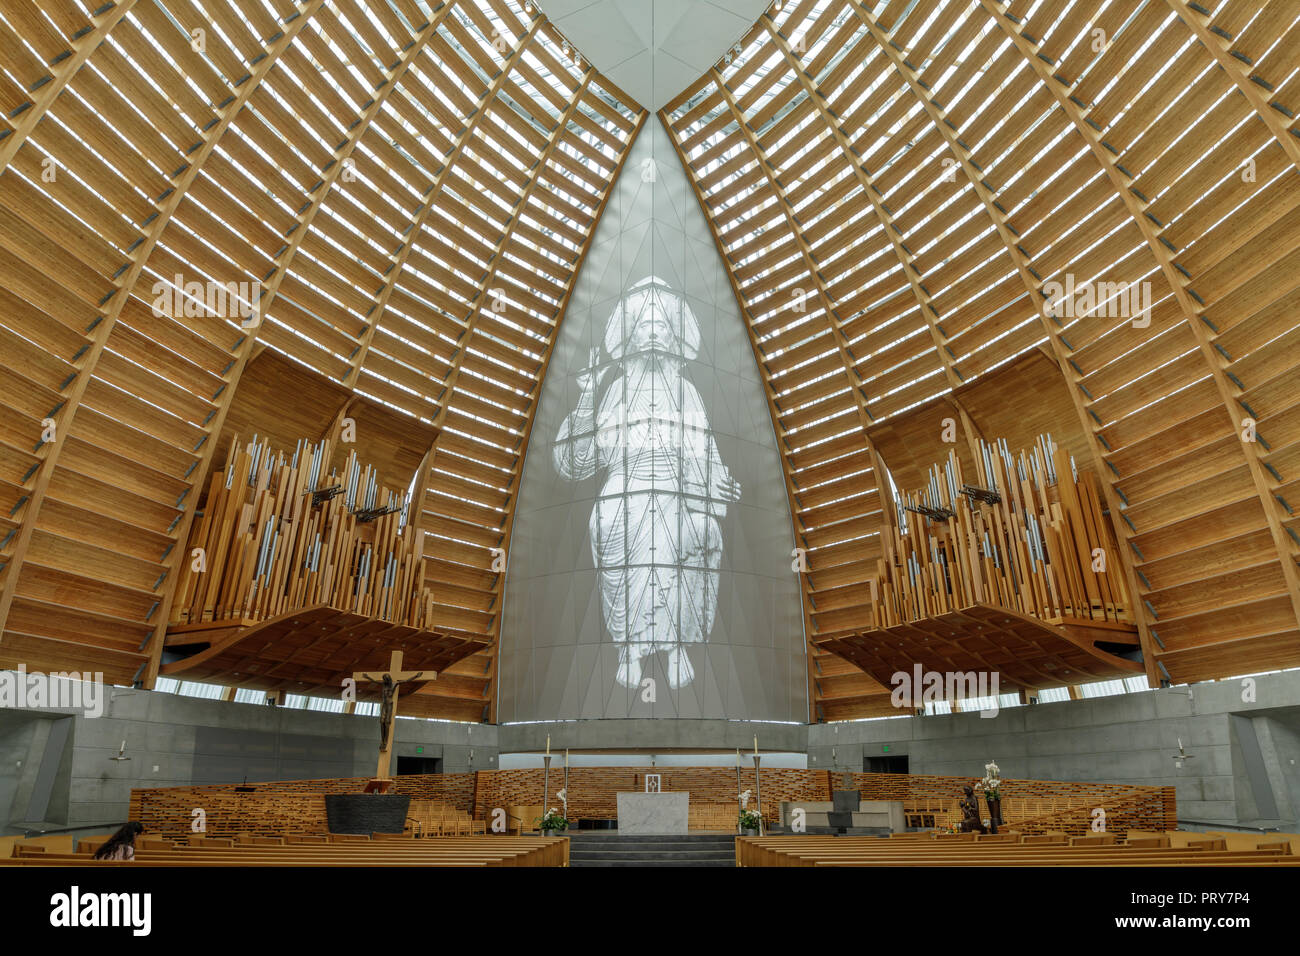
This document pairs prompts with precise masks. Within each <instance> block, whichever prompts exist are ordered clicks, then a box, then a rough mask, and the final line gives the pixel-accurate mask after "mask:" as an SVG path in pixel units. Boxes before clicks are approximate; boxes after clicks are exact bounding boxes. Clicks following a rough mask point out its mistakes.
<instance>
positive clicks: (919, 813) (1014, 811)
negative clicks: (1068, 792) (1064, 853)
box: [903, 797, 1101, 830]
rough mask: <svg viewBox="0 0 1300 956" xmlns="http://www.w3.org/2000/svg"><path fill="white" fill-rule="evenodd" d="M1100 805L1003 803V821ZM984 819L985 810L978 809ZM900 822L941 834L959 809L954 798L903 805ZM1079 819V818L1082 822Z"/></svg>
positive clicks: (1073, 800)
mask: <svg viewBox="0 0 1300 956" xmlns="http://www.w3.org/2000/svg"><path fill="white" fill-rule="evenodd" d="M1099 805H1101V804H1099V803H1098V802H1097V801H1096V800H1090V799H1086V798H1078V797H1056V798H1037V799H1019V798H1015V797H1004V798H1003V799H1002V821H1003V823H1005V824H1006V825H1008V826H1014V825H1016V824H1019V823H1029V822H1031V821H1035V822H1036V821H1037V820H1038V818H1040V817H1052V818H1055V817H1058V816H1064V815H1068V814H1071V813H1077V812H1078V811H1080V810H1082V811H1085V813H1086V812H1090V811H1091V810H1092V809H1093V808H1094V807H1097V806H1099ZM980 809H981V810H982V811H983V815H984V816H985V817H987V816H988V808H987V807H986V806H984V805H983V804H981V805H980ZM903 819H904V821H905V822H906V825H907V826H909V827H917V828H921V829H927V830H929V829H939V830H943V829H945V828H947V827H950V826H952V825H953V824H956V823H960V822H961V809H960V807H959V806H958V800H957V798H956V797H954V798H952V799H951V800H942V799H937V798H930V799H918V800H913V801H907V802H905V803H904V804H903ZM1081 819H1082V818H1081Z"/></svg>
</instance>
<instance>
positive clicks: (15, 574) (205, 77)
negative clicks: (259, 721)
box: [0, 0, 645, 720]
mask: <svg viewBox="0 0 1300 956" xmlns="http://www.w3.org/2000/svg"><path fill="white" fill-rule="evenodd" d="M0 18H2V21H0V57H2V59H0V66H2V67H3V71H4V72H3V76H0V110H2V111H3V113H4V115H5V116H6V117H7V126H5V128H3V129H2V130H0V137H2V138H0V165H2V166H3V167H6V174H5V175H4V176H3V177H0V204H2V205H3V207H4V214H3V216H2V217H0V221H2V223H3V224H2V225H0V275H2V276H3V279H4V281H3V289H2V290H0V297H2V298H3V309H0V313H3V314H0V325H2V326H3V328H2V329H0V332H2V334H3V337H4V346H3V356H4V359H3V375H4V377H5V388H4V393H5V399H4V401H5V407H4V409H3V419H2V420H0V442H2V443H3V444H2V445H0V449H2V455H3V473H2V474H0V481H2V482H3V495H4V500H3V502H0V505H2V507H0V521H2V522H3V523H2V524H0V539H3V546H2V551H3V562H4V570H3V575H4V577H3V584H4V591H3V595H4V596H3V599H2V600H0V622H3V637H2V638H0V664H3V665H11V666H12V665H17V664H19V663H23V662H25V663H27V665H28V666H29V667H31V668H33V669H34V668H37V667H40V668H49V669H80V670H86V669H89V670H102V671H103V672H104V674H105V676H106V678H107V679H109V680H112V681H116V682H120V683H130V682H131V681H133V680H143V681H145V682H146V683H151V682H152V680H153V678H154V677H155V676H156V673H157V668H158V665H159V654H160V647H161V637H162V635H163V632H164V629H165V626H166V624H165V622H166V620H167V614H166V611H167V607H168V605H169V603H170V600H171V596H172V589H173V588H174V586H175V584H176V580H177V577H178V575H177V574H176V570H177V567H178V562H179V561H181V560H187V557H186V549H185V548H184V546H183V543H184V542H185V541H186V540H187V535H188V532H189V527H190V524H191V521H192V520H193V518H194V514H195V509H196V507H197V504H198V502H197V498H198V496H199V492H198V489H199V487H200V483H201V482H202V480H203V477H204V475H205V474H206V473H207V472H208V470H209V467H210V465H211V462H212V457H213V456H214V454H217V449H218V446H219V445H221V444H222V443H221V442H219V441H218V440H217V439H218V437H219V436H220V435H221V433H222V428H223V425H224V423H225V419H226V416H227V413H228V412H229V411H230V409H231V405H232V402H234V400H235V396H236V394H237V392H238V387H239V385H240V382H241V376H242V375H243V373H244V371H245V369H246V368H247V367H249V363H250V360H251V359H254V358H255V357H256V356H257V355H258V354H259V353H260V351H261V350H263V349H271V350H275V351H276V352H279V353H282V354H283V355H285V356H287V357H288V358H289V359H291V360H293V361H294V362H295V363H297V364H298V365H299V366H301V367H303V368H305V369H306V370H308V371H309V372H310V373H314V374H315V375H316V376H319V377H320V378H323V379H325V380H328V381H329V382H332V383H336V384H337V385H339V386H341V387H342V390H343V393H344V395H345V397H346V396H348V395H355V396H359V397H361V398H362V399H363V400H364V401H366V402H368V403H370V404H375V403H379V404H381V405H382V406H384V407H387V408H389V409H391V410H395V411H396V412H399V413H401V414H402V415H405V416H410V417H412V418H414V419H419V420H421V421H422V422H424V423H425V424H426V425H427V426H432V429H433V430H436V434H437V435H438V438H437V442H436V444H435V445H434V446H433V447H432V448H430V449H428V451H427V453H426V451H425V449H424V448H421V449H419V450H418V451H417V454H418V455H420V456H421V457H422V458H423V461H422V463H421V467H420V471H419V480H417V482H416V487H417V489H418V492H419V494H418V506H417V507H418V508H419V509H420V510H422V511H423V520H424V527H425V529H426V530H427V532H428V534H427V536H426V542H425V553H426V556H427V558H428V563H429V567H430V571H429V577H430V579H431V580H430V581H429V583H430V584H431V585H432V586H433V587H434V589H435V593H436V594H437V595H438V599H439V602H440V603H439V613H438V621H437V624H438V625H439V626H441V627H445V628H448V629H451V630H456V631H463V632H470V633H478V634H482V635H484V636H485V637H487V638H488V639H489V640H490V639H492V638H494V637H495V633H496V627H497V619H498V618H497V612H498V609H499V605H500V579H501V575H499V574H496V573H494V572H493V571H492V570H491V569H492V551H491V549H492V548H498V547H502V548H504V547H506V546H508V538H509V533H510V505H511V503H512V502H513V499H514V494H515V491H516V490H517V482H518V479H519V474H520V466H521V461H522V458H523V453H524V449H525V447H526V444H527V434H528V425H529V422H530V421H531V418H532V411H533V408H534V406H535V402H536V399H537V396H538V387H539V385H540V382H541V377H542V374H543V372H544V370H545V367H546V362H547V360H548V358H549V356H550V346H551V344H552V342H553V341H554V336H555V331H556V328H557V325H558V322H559V318H560V316H561V315H562V314H563V312H564V306H565V303H566V301H567V298H568V295H569V292H570V290H571V288H572V284H573V278H574V276H575V275H576V273H577V271H578V268H579V266H580V264H581V262H582V258H583V256H584V254H585V252H586V249H587V245H588V242H589V240H590V236H591V234H592V232H593V230H594V228H595V224H596V221H597V220H598V219H599V217H600V213H601V209H602V207H603V204H604V201H605V197H606V196H607V195H608V192H609V187H610V184H611V183H612V182H613V180H614V177H615V176H616V174H617V171H618V168H619V166H620V163H621V162H622V159H623V157H624V156H625V155H626V152H627V148H628V146H629V144H630V143H631V141H632V139H633V137H634V135H635V133H636V130H637V129H638V127H639V126H640V124H641V123H642V122H644V119H645V114H644V111H642V110H641V109H640V107H639V106H637V105H636V104H635V103H632V102H631V101H630V100H629V99H628V98H627V97H626V96H625V95H623V94H622V93H620V92H619V91H618V90H617V89H615V88H613V87H612V86H611V85H610V84H608V83H606V82H605V81H603V80H602V79H601V77H600V76H598V75H597V74H595V73H594V72H593V71H592V69H591V68H590V66H589V65H588V64H586V63H585V62H582V61H579V62H575V60H574V58H573V57H572V56H570V55H567V54H566V52H565V49H564V47H565V43H564V40H563V38H562V37H561V36H560V35H559V34H558V33H557V32H556V31H555V30H554V28H552V27H551V26H550V24H549V23H548V22H547V21H546V20H545V18H544V17H541V16H531V17H530V16H528V15H527V14H526V13H525V12H524V10H523V8H522V6H521V5H520V4H518V3H515V2H513V0H511V2H506V0H484V2H479V0H448V2H444V3H433V4H429V3H426V2H416V0H392V2H377V3H367V2H362V0H329V2H325V0H312V2H306V3H293V2H289V0H268V2H265V3H263V2H260V0H257V2H252V0H241V2H233V0H212V2H205V3H203V4H197V3H193V2H191V0H119V2H118V3H116V4H112V3H109V4H105V5H104V6H102V7H98V6H97V5H96V7H94V8H91V7H86V6H84V5H82V4H79V3H67V2H59V3H33V2H30V0H20V2H17V3H12V4H6V5H5V7H4V9H3V10H2V11H0ZM200 31H201V32H200ZM46 169H53V170H54V175H53V176H52V177H48V176H47V177H44V178H43V176H42V173H43V172H44V171H45V170H46ZM47 180H48V181H47ZM177 275H180V276H183V277H184V278H185V280H186V281H190V280H198V281H205V280H209V279H211V280H215V281H219V282H227V281H250V282H251V281H259V282H260V283H261V284H262V288H263V295H262V298H261V311H262V315H263V316H264V317H265V318H264V320H263V321H262V322H261V324H260V325H258V326H257V327H256V329H255V330H254V331H251V332H249V331H247V330H245V329H243V328H241V327H240V326H239V324H238V323H237V322H236V321H229V320H226V319H222V318H216V317H203V318H197V319H196V318H191V319H189V320H180V321H178V320H174V319H171V318H168V317H166V316H162V317H160V316H158V315H155V314H154V310H153V309H152V303H153V299H154V295H155V292H154V284H155V282H159V281H161V282H164V283H171V282H172V279H173V277H174V276H177ZM494 303H495V304H496V305H497V308H496V309H494V308H493V305H494ZM503 304H504V308H502V305H503ZM298 391H300V390H298V389H294V388H286V389H284V390H283V394H282V397H283V399H284V401H285V403H286V405H289V404H292V399H293V397H294V394H295V393H296V392H298ZM336 391H337V390H336ZM272 394H274V391H273V390H272ZM342 410H343V407H340V408H339V409H337V411H339V412H340V413H341V412H342ZM335 411H336V410H335V409H329V411H328V414H327V418H329V417H332V416H333V414H334V412H335ZM47 418H49V419H53V420H54V422H55V423H56V424H57V429H56V431H55V432H54V435H53V437H52V439H51V440H42V431H43V428H42V425H41V422H42V420H44V419H47ZM357 421H358V422H361V421H362V419H361V418H358V419H357ZM273 426H274V423H273V422H268V427H272V428H273ZM358 427H359V428H362V429H364V427H365V425H364V424H359V425H358ZM416 431H417V432H418V430H416ZM426 432H427V433H430V434H431V433H433V431H430V430H428V429H426ZM246 437H248V436H246ZM307 437H313V438H314V437H316V436H307ZM426 441H427V439H426ZM224 450H225V449H224V448H222V449H221V453H222V454H224ZM492 654H493V651H492V648H491V646H490V645H489V648H488V650H486V651H484V652H481V653H478V654H475V655H474V656H472V657H470V658H468V659H466V660H463V661H461V662H460V663H459V664H457V665H455V666H453V667H451V668H450V669H449V670H448V671H447V672H446V673H445V674H443V675H441V679H440V680H439V681H438V682H437V685H436V687H430V688H429V689H428V691H427V693H425V694H423V695H421V696H420V697H418V698H415V699H414V700H418V704H412V705H409V706H408V710H407V712H408V713H423V714H425V715H426V716H439V717H451V718H459V719H468V720H480V719H485V718H487V717H489V716H490V713H489V710H490V708H489V697H490V695H489V694H488V692H487V689H488V688H489V687H490V685H491V684H492V677H493V673H494V664H493V656H492ZM289 687H290V688H292V684H290V685H289Z"/></svg>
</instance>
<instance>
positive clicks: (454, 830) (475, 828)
mask: <svg viewBox="0 0 1300 956" xmlns="http://www.w3.org/2000/svg"><path fill="white" fill-rule="evenodd" d="M406 833H407V834H409V835H411V836H416V837H444V836H473V835H474V834H479V835H486V834H487V821H485V820H475V819H474V818H473V817H471V816H470V815H469V814H468V813H466V812H465V811H464V810H459V809H457V808H456V807H453V806H451V805H450V804H447V803H442V802H441V801H438V800H412V801H411V806H410V809H409V810H408V811H407V814H406Z"/></svg>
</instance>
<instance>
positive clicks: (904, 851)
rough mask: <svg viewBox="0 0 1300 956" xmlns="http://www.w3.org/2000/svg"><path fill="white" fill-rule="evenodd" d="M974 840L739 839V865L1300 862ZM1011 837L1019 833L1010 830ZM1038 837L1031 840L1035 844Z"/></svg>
mask: <svg viewBox="0 0 1300 956" xmlns="http://www.w3.org/2000/svg"><path fill="white" fill-rule="evenodd" d="M961 836H963V837H972V839H959V838H957V837H954V836H938V837H936V838H935V839H932V840H892V839H881V838H878V837H821V836H777V837H738V838H737V839H736V865H737V866H1206V865H1210V866H1217V865H1224V866H1230V865H1247V864H1257V865H1282V866H1300V856H1296V855H1294V854H1292V853H1291V847H1290V844H1289V843H1284V842H1277V841H1271V842H1265V841H1259V842H1257V845H1256V846H1255V847H1253V848H1251V849H1233V850H1230V849H1228V848H1227V847H1226V846H1224V845H1222V844H1221V842H1219V841H1194V843H1193V845H1188V846H1185V847H1170V846H1159V845H1156V846H1151V845H1148V844H1149V842H1150V840H1149V838H1139V841H1138V843H1136V844H1134V845H1128V844H1126V843H1120V842H1119V841H1118V839H1116V837H1117V835H1116V834H1099V835H1098V836H1105V837H1110V838H1112V839H1110V840H1100V839H1090V838H1084V842H1077V840H1078V838H1076V840H1074V841H1071V842H1070V843H1069V844H1067V843H1065V842H1064V837H1061V838H1059V839H1056V840H1054V842H1050V843H1047V842H1040V840H1039V839H1035V838H1033V837H1029V838H1020V839H1001V837H1003V836H1004V835H1002V834H999V835H998V836H997V837H993V836H981V838H980V839H978V840H977V839H973V837H974V836H975V834H962V835H961ZM1005 837H1008V838H1013V837H1016V834H1005ZM1031 841H1032V842H1031Z"/></svg>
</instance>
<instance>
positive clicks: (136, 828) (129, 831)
mask: <svg viewBox="0 0 1300 956" xmlns="http://www.w3.org/2000/svg"><path fill="white" fill-rule="evenodd" d="M143 832H144V824H142V823H140V822H138V821H136V820H128V821H127V822H126V823H125V824H124V825H123V826H122V827H121V829H119V830H118V831H117V832H116V833H114V834H113V835H112V836H111V837H109V838H108V839H107V840H106V841H105V842H104V845H103V846H101V847H100V848H99V849H98V850H96V851H95V859H96V860H134V859H135V837H136V834H138V833H143Z"/></svg>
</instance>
